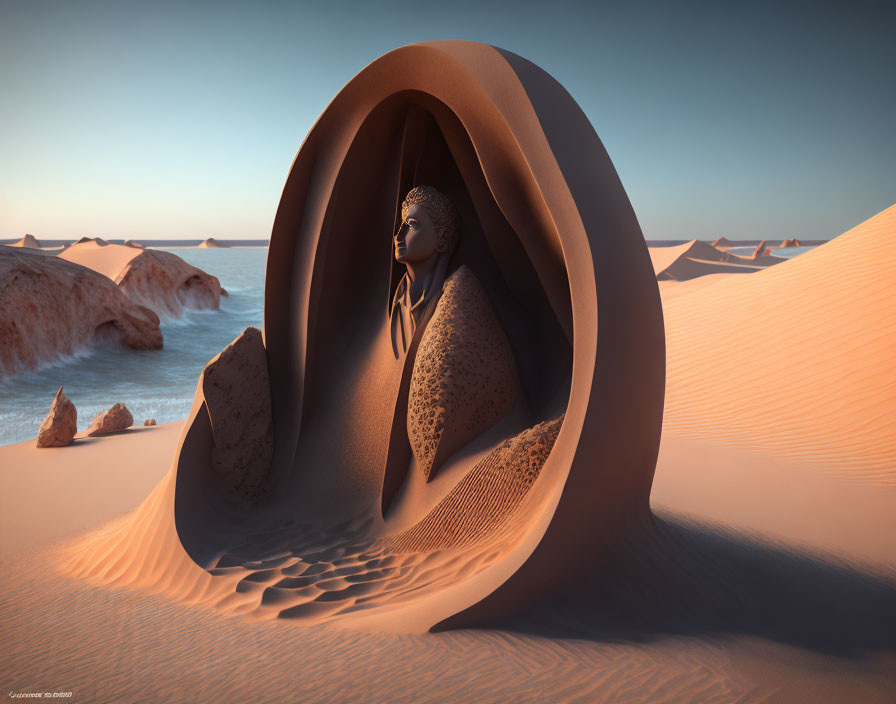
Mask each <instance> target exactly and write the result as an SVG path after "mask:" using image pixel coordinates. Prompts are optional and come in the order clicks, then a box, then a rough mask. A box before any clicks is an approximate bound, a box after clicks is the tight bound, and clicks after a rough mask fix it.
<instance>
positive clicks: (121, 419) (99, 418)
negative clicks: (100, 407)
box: [87, 403, 134, 435]
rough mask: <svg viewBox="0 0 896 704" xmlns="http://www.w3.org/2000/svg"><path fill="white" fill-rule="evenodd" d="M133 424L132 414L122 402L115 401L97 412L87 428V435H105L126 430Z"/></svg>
mask: <svg viewBox="0 0 896 704" xmlns="http://www.w3.org/2000/svg"><path fill="white" fill-rule="evenodd" d="M133 424H134V416H132V415H131V412H130V411H129V410H128V409H127V406H125V405H124V404H123V403H116V404H115V405H114V406H112V408H110V409H109V410H108V411H102V412H101V413H97V415H96V417H95V418H94V419H93V423H91V424H90V427H89V428H88V429H87V435H106V434H107V433H117V432H118V431H120V430H127V429H128V428H130V427H131V426H132V425H133Z"/></svg>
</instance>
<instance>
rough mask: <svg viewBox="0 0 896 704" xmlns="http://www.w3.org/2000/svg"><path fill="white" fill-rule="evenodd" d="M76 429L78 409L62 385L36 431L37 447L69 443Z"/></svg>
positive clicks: (61, 445) (58, 445) (60, 445)
mask: <svg viewBox="0 0 896 704" xmlns="http://www.w3.org/2000/svg"><path fill="white" fill-rule="evenodd" d="M77 431H78V411H77V410H76V409H75V404H73V403H72V402H71V401H70V400H69V398H68V396H66V395H65V394H64V393H62V387H61V386H60V387H59V391H57V392H56V398H54V399H53V405H52V406H51V407H50V412H49V413H48V414H47V417H46V418H45V419H44V422H43V423H41V424H40V430H38V431H37V446H38V447H65V446H66V445H71V444H72V440H73V439H74V437H75V433H76V432H77Z"/></svg>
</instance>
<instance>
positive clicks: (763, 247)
mask: <svg viewBox="0 0 896 704" xmlns="http://www.w3.org/2000/svg"><path fill="white" fill-rule="evenodd" d="M767 254H768V243H767V242H766V241H765V240H762V242H760V243H759V244H757V245H756V249H754V250H753V259H759V258H760V257H764V256H765V255H767Z"/></svg>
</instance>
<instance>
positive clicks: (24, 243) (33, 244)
mask: <svg viewBox="0 0 896 704" xmlns="http://www.w3.org/2000/svg"><path fill="white" fill-rule="evenodd" d="M9 246H10V247H27V248H28V249H40V242H38V241H37V239H36V238H35V237H34V235H25V236H24V237H23V238H22V239H20V240H19V241H18V242H15V243H14V244H11V245H9Z"/></svg>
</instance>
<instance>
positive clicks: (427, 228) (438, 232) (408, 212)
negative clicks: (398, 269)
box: [395, 186, 460, 266]
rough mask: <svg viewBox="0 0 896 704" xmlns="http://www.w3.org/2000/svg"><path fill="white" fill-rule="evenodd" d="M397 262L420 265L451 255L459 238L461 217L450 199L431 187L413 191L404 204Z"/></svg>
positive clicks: (396, 246)
mask: <svg viewBox="0 0 896 704" xmlns="http://www.w3.org/2000/svg"><path fill="white" fill-rule="evenodd" d="M401 221H402V222H401V226H400V227H399V228H398V232H397V233H396V235H395V259H396V260H397V261H399V262H401V263H402V264H410V265H412V266H413V265H415V264H417V265H419V264H423V263H425V262H427V261H429V260H432V259H435V258H437V257H438V256H439V255H443V254H444V255H450V254H451V252H453V251H454V247H455V246H456V245H457V240H458V238H459V236H460V216H459V215H458V213H457V209H456V208H455V207H454V204H453V203H452V202H451V201H450V200H448V197H447V196H445V195H444V194H443V193H441V192H439V191H437V190H436V189H435V188H433V187H432V186H416V187H414V188H412V189H411V190H410V191H409V192H408V194H407V196H406V197H405V199H404V202H403V203H402V204H401Z"/></svg>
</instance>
